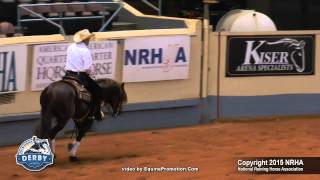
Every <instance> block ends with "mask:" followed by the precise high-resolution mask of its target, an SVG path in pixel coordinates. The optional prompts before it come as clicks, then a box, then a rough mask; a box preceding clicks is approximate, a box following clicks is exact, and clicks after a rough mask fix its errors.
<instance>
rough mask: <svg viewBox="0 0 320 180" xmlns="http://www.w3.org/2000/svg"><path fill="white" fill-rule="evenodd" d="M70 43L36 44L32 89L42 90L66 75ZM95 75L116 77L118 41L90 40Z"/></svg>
mask: <svg viewBox="0 0 320 180" xmlns="http://www.w3.org/2000/svg"><path fill="white" fill-rule="evenodd" d="M69 45H70V43H63V44H45V45H36V46H34V53H33V71H32V86H31V90H32V91H38V90H42V89H44V88H45V87H47V86H48V85H49V84H50V83H52V82H54V81H57V80H60V79H61V78H62V77H63V76H64V75H65V70H64V67H65V65H66V60H67V48H68V46H69ZM89 49H90V50H91V53H92V58H93V63H94V69H95V77H96V78H97V79H98V78H114V76H115V66H116V59H117V41H96V42H90V44H89Z"/></svg>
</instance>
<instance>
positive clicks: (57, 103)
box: [35, 79, 127, 161]
mask: <svg viewBox="0 0 320 180" xmlns="http://www.w3.org/2000/svg"><path fill="white" fill-rule="evenodd" d="M97 83H98V84H99V86H100V87H101V89H102V92H103V93H102V94H103V95H102V97H103V99H102V100H101V102H102V104H103V105H110V106H111V108H110V109H112V115H113V116H117V115H119V114H120V113H121V111H122V104H123V103H124V102H126V101H127V94H126V91H125V89H124V83H118V82H116V81H114V80H112V79H99V80H97ZM76 93H77V92H76V91H75V89H74V87H73V86H72V85H71V84H69V83H67V82H64V81H57V82H54V83H52V84H50V85H49V86H48V87H46V88H45V89H44V90H43V91H42V93H41V96H40V104H41V125H40V126H39V127H38V129H37V130H36V133H35V134H36V135H37V136H38V137H40V138H44V139H50V140H51V147H52V151H53V152H55V137H56V135H57V133H58V132H59V131H60V130H61V129H63V128H64V126H65V125H66V124H67V122H68V121H69V120H70V119H73V120H74V123H75V125H76V130H77V133H76V140H75V141H74V143H73V144H72V145H69V151H70V161H77V160H78V158H77V157H76V152H77V149H78V146H79V145H80V141H81V139H82V137H83V136H84V135H85V133H86V132H87V131H88V130H89V129H90V127H91V126H92V123H93V120H94V118H92V116H90V115H89V114H88V112H89V111H90V108H91V106H90V103H88V102H86V101H82V100H79V99H78V98H77V94H76ZM52 125H53V126H52Z"/></svg>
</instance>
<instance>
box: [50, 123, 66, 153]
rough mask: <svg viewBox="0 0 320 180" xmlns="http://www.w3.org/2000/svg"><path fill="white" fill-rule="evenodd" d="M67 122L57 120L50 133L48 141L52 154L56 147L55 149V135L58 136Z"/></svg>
mask: <svg viewBox="0 0 320 180" xmlns="http://www.w3.org/2000/svg"><path fill="white" fill-rule="evenodd" d="M67 122H68V119H64V120H60V121H59V120H58V119H57V124H56V125H55V126H54V127H53V128H52V129H51V131H50V140H51V148H52V149H51V150H52V152H53V153H55V150H56V147H55V138H56V135H57V134H58V132H59V131H61V129H63V128H64V126H65V125H66V124H67Z"/></svg>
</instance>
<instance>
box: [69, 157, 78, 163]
mask: <svg viewBox="0 0 320 180" xmlns="http://www.w3.org/2000/svg"><path fill="white" fill-rule="evenodd" d="M69 161H70V162H79V161H80V159H79V158H77V156H69Z"/></svg>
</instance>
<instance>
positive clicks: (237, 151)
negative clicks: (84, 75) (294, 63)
mask: <svg viewBox="0 0 320 180" xmlns="http://www.w3.org/2000/svg"><path fill="white" fill-rule="evenodd" d="M319 139H320V117H295V118H292V117H290V118H264V119H260V120H254V121H252V120H250V121H247V120H241V121H219V122H214V123H210V124H206V125H199V126H194V127H182V128H174V129H163V130H148V131H140V132H128V133H116V134H104V135H91V136H87V137H85V138H84V139H83V141H82V144H81V146H80V149H79V153H78V155H79V158H81V162H80V163H70V162H69V161H68V154H67V153H66V144H67V143H68V142H70V141H71V139H70V138H68V139H59V140H58V141H57V155H58V157H57V158H56V159H55V164H54V165H53V166H50V167H47V168H46V169H45V170H43V171H41V172H29V171H27V170H25V169H23V168H22V167H21V166H18V165H16V163H15V154H16V152H17V149H18V146H11V147H4V148H1V149H0V162H1V165H0V167H1V168H0V179H1V180H2V179H91V180H98V179H110V180H114V179H125V180H126V179H137V180H149V179H150V180H152V179H155V180H158V179H165V180H167V179H181V180H182V179H183V180H184V179H219V180H221V179H222V180H224V179H290V180H294V179H319V178H320V174H319V175H316V174H311V175H301V174H300V175H299V174H298V175H293V174H287V175H270V174H267V175H256V174H240V173H238V172H237V160H238V159H240V158H241V157H262V156H264V157H266V156H296V157H302V156H304V157H310V156H311V157H317V156H318V157H319V156H320V143H319ZM125 167H132V168H135V167H141V168H144V167H194V168H199V171H195V172H125V171H123V170H122V168H125Z"/></svg>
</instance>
